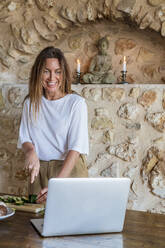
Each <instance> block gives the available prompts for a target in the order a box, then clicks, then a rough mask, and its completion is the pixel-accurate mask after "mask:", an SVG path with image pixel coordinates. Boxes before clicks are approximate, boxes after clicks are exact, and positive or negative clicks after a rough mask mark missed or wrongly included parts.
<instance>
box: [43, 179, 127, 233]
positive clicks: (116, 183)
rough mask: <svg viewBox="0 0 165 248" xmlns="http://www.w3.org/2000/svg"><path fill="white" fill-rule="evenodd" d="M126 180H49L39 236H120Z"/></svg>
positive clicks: (123, 216) (125, 195) (124, 206)
mask: <svg viewBox="0 0 165 248" xmlns="http://www.w3.org/2000/svg"><path fill="white" fill-rule="evenodd" d="M129 187H130V179H129V178H52V179H50V180H49V183H48V196H47V201H46V210H45V216H44V224H43V232H42V236H45V237H47V236H61V235H75V234H91V233H108V232H121V231H122V230H123V225H124V218H125V211H126V205H127V199H128V193H129Z"/></svg>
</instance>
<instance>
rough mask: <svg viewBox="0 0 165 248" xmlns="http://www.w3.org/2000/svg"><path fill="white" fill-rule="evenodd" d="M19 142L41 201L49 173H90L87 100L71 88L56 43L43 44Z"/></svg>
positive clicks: (25, 107) (27, 98) (38, 200)
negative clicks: (47, 45) (88, 165)
mask: <svg viewBox="0 0 165 248" xmlns="http://www.w3.org/2000/svg"><path fill="white" fill-rule="evenodd" d="M18 148H22V149H23V152H24V154H25V168H26V169H28V171H29V172H30V175H31V177H30V179H31V187H30V188H31V189H30V193H31V194H38V193H39V194H38V196H37V202H38V203H41V202H43V201H45V200H46V196H47V191H48V188H47V186H48V180H49V178H51V177H87V176H88V172H87V167H86V164H85V159H84V156H83V155H82V154H88V124H87V106H86V103H85V100H84V98H82V97H81V96H79V95H77V94H72V93H71V86H70V73H69V67H68V64H67V62H66V59H65V57H64V55H63V53H62V52H61V50H60V49H58V48H54V47H47V48H45V49H43V50H42V51H41V53H40V54H39V55H38V56H37V58H36V60H35V63H34V65H33V67H32V70H31V77H30V81H29V94H28V96H27V97H26V98H25V101H24V107H23V113H22V119H21V125H20V131H19V141H18Z"/></svg>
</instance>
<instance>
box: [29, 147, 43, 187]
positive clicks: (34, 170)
mask: <svg viewBox="0 0 165 248" xmlns="http://www.w3.org/2000/svg"><path fill="white" fill-rule="evenodd" d="M25 169H26V170H27V171H28V172H29V174H30V182H31V183H33V182H34V180H35V178H36V177H37V176H38V174H39V170H40V162H39V159H38V157H37V154H36V152H35V151H33V150H31V151H29V152H27V153H26V155H25Z"/></svg>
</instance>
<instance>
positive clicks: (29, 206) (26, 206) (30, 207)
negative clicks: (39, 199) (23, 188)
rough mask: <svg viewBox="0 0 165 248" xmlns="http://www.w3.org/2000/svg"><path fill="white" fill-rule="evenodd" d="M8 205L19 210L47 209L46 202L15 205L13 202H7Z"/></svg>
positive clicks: (36, 211) (37, 210)
mask: <svg viewBox="0 0 165 248" xmlns="http://www.w3.org/2000/svg"><path fill="white" fill-rule="evenodd" d="M6 205H7V206H8V207H10V208H14V209H16V210H19V211H24V212H30V213H39V212H41V211H42V210H44V209H45V205H44V204H32V203H25V204H24V205H15V204H11V203H6Z"/></svg>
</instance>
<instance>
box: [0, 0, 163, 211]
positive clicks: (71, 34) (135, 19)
mask: <svg viewBox="0 0 165 248" xmlns="http://www.w3.org/2000/svg"><path fill="white" fill-rule="evenodd" d="M0 33H1V37H0V192H4V193H8V194H22V195H24V194H26V193H27V178H26V175H25V173H24V171H23V163H24V162H23V161H24V158H23V154H22V152H21V150H17V149H16V144H17V139H18V129H19V123H20V117H21V111H22V102H23V99H24V97H25V95H26V94H27V91H28V80H29V75H30V69H31V66H32V64H33V62H34V59H35V57H36V55H37V54H38V53H39V51H41V50H42V49H43V48H44V47H46V46H50V45H53V46H56V47H59V48H61V49H62V50H63V51H64V53H65V56H66V57H67V60H68V62H69V65H70V69H71V73H72V77H73V83H74V84H73V87H72V88H73V89H75V90H76V91H77V92H78V93H79V94H81V95H82V96H83V97H84V98H85V99H86V101H87V104H88V112H89V137H90V154H89V156H88V169H89V174H90V176H91V177H95V176H98V177H100V176H104V177H106V176H110V177H116V176H121V177H122V176H124V177H125V176H126V177H130V178H131V182H132V183H131V190H130V196H129V203H128V208H131V209H138V210H145V211H152V212H161V213H164V212H165V211H164V206H165V193H164V186H165V170H164V157H165V156H164V151H165V147H164V131H165V130H164V126H165V124H164V123H165V114H164V108H165V86H164V85H163V84H164V83H165V40H164V37H165V0H127V1H125V0H108V1H107V0H99V1H97V0H83V1H77V0H71V1H66V0H56V1H55V0H26V1H20V0H13V1H11V0H4V1H0ZM105 36H106V37H107V39H108V41H109V45H110V46H109V49H108V54H109V55H110V56H111V59H112V72H113V74H114V76H115V77H116V78H117V81H116V82H114V84H106V85H105V84H83V81H81V84H76V79H75V76H76V60H77V59H79V60H80V63H81V73H82V75H83V74H84V73H86V72H87V71H88V68H89V64H90V61H91V59H92V58H93V57H94V56H95V55H96V54H97V53H98V49H97V42H98V40H99V39H100V38H102V37H105ZM123 56H126V58H127V81H128V82H129V84H128V85H121V84H119V82H120V80H121V70H122V62H123Z"/></svg>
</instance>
